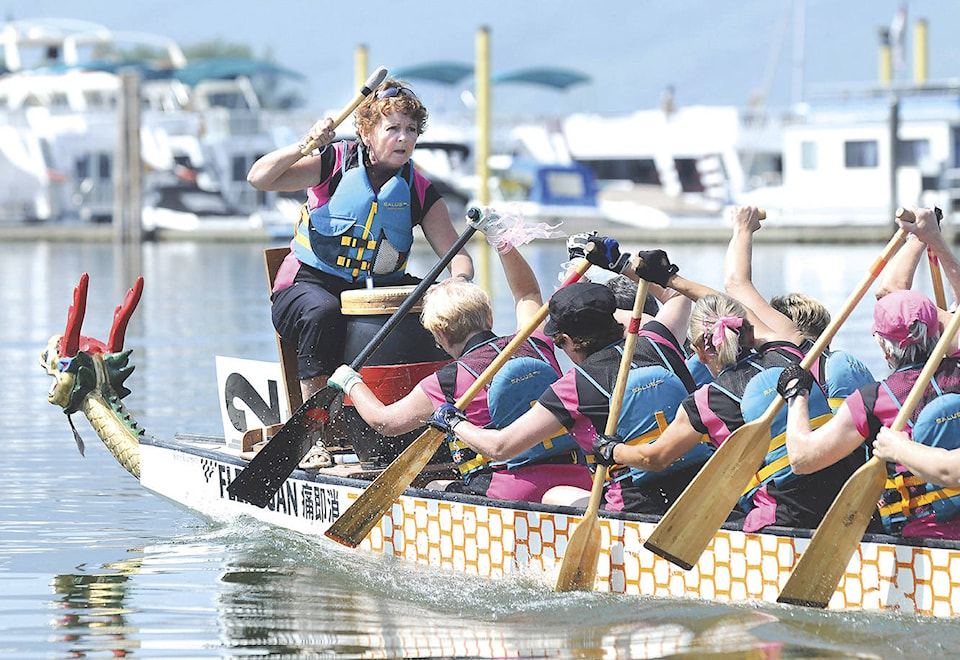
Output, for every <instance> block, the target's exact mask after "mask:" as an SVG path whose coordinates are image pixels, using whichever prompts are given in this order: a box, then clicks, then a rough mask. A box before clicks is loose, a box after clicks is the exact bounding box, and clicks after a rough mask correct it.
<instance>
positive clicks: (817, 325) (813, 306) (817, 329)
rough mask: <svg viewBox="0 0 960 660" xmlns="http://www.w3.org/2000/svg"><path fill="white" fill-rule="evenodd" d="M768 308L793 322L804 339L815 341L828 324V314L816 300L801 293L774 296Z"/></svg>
mask: <svg viewBox="0 0 960 660" xmlns="http://www.w3.org/2000/svg"><path fill="white" fill-rule="evenodd" d="M770 306H771V307H773V308H774V309H775V310H777V311H778V312H780V313H781V314H783V315H784V316H786V317H787V318H789V319H790V320H791V321H793V324H794V325H795V326H796V327H797V330H799V331H800V334H802V335H803V336H804V337H807V338H809V339H817V338H818V337H819V336H820V335H821V334H823V331H824V330H826V329H827V326H828V325H829V324H830V312H829V311H827V308H826V307H825V306H824V305H823V303H821V302H820V301H819V300H817V299H816V298H812V297H810V296H808V295H806V294H803V293H788V294H787V295H785V296H774V297H773V298H771V299H770Z"/></svg>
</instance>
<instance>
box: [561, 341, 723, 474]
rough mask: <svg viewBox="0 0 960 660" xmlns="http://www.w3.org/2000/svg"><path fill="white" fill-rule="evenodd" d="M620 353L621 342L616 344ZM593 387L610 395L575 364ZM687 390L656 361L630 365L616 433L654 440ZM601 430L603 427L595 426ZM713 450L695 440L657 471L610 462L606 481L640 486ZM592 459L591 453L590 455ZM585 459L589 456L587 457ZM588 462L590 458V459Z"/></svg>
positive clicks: (629, 439)
mask: <svg viewBox="0 0 960 660" xmlns="http://www.w3.org/2000/svg"><path fill="white" fill-rule="evenodd" d="M617 350H618V351H619V352H620V354H621V355H622V354H623V346H617ZM576 368H577V370H578V371H579V372H580V374H581V375H583V376H584V378H586V379H587V380H588V381H589V382H590V383H591V384H592V385H593V386H594V387H596V388H597V390H598V391H599V392H601V393H602V394H603V395H604V396H606V397H607V398H608V399H609V398H610V397H611V396H612V394H611V393H610V392H608V391H607V390H606V389H605V388H604V387H603V386H602V385H601V384H600V383H599V382H597V381H596V380H595V379H594V378H593V377H591V376H590V374H588V373H587V372H586V371H585V370H583V369H581V368H580V367H579V366H578V367H576ZM688 395H689V392H687V388H686V387H685V386H684V384H683V381H681V380H680V378H679V377H678V376H677V375H676V374H675V373H673V372H672V371H670V370H669V369H666V368H664V367H662V366H660V365H646V366H637V365H633V364H632V365H631V368H630V372H629V373H628V374H627V385H626V389H625V390H624V393H623V404H622V406H621V408H620V418H619V419H618V420H617V435H618V436H620V437H621V438H623V441H624V442H625V443H626V444H628V445H641V444H648V443H651V442H656V440H657V438H659V437H660V436H661V435H662V434H663V431H664V430H665V429H666V428H667V426H668V425H669V424H670V422H672V421H673V419H674V417H676V416H677V410H679V408H680V404H681V403H683V400H684V399H686V398H687V396H688ZM598 430H599V431H600V432H603V431H604V429H598ZM712 453H713V446H712V445H710V444H708V443H705V442H698V443H697V444H696V446H695V447H693V448H692V449H690V451H688V452H687V453H686V454H684V455H683V456H681V457H680V458H678V459H677V460H676V461H674V462H673V463H672V464H670V466H669V467H667V468H666V469H665V470H662V471H660V472H650V471H647V470H641V469H639V468H633V467H625V466H624V467H617V466H614V467H613V468H611V469H610V471H609V472H608V477H607V481H608V483H615V482H618V481H624V480H627V479H629V480H630V481H631V482H632V483H633V484H634V485H637V486H642V485H643V482H644V481H646V480H649V479H656V478H659V477H662V476H663V475H666V474H669V473H671V472H674V471H677V470H680V469H686V468H688V467H690V466H692V465H699V464H703V463H704V462H706V460H707V459H708V458H709V457H710V455H711V454H712ZM591 459H592V457H591ZM588 460H589V459H588ZM590 463H591V464H592V463H593V461H592V460H590Z"/></svg>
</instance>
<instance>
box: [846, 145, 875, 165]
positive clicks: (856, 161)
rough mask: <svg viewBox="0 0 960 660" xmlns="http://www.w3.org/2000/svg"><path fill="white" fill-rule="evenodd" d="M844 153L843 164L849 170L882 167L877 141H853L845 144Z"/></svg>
mask: <svg viewBox="0 0 960 660" xmlns="http://www.w3.org/2000/svg"><path fill="white" fill-rule="evenodd" d="M843 151H844V163H843V164H844V166H846V167H848V168H851V169H855V168H866V167H879V166H880V149H879V147H878V146H877V141H876V140H851V141H849V142H845V143H844V145H843Z"/></svg>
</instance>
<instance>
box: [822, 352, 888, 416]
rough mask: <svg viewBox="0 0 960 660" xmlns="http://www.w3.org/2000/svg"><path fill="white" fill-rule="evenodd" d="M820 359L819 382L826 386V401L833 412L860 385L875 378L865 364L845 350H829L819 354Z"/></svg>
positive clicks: (873, 380) (871, 381)
mask: <svg viewBox="0 0 960 660" xmlns="http://www.w3.org/2000/svg"><path fill="white" fill-rule="evenodd" d="M820 361H821V367H820V368H821V369H822V374H823V377H822V378H821V379H820V381H819V382H820V383H821V384H823V385H824V386H825V387H826V391H827V401H828V402H829V403H830V408H831V409H832V410H833V412H834V413H836V412H837V409H838V408H839V407H840V405H841V404H842V403H843V400H844V399H846V398H847V397H848V396H850V395H851V394H853V393H854V392H856V391H857V390H858V389H859V388H860V386H861V385H866V384H867V383H873V382H875V380H876V379H875V378H874V377H873V374H872V373H870V369H868V368H867V365H865V364H864V363H863V362H861V361H860V360H859V359H858V358H856V357H855V356H854V355H852V354H850V353H848V352H847V351H829V352H827V353H825V354H824V355H821V356H820Z"/></svg>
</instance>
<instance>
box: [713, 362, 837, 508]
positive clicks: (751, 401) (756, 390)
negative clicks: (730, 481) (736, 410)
mask: <svg viewBox="0 0 960 660" xmlns="http://www.w3.org/2000/svg"><path fill="white" fill-rule="evenodd" d="M781 373H783V367H767V368H766V369H764V370H763V371H760V372H759V373H757V374H756V375H755V376H753V377H752V378H751V379H750V381H749V382H748V383H747V386H746V388H744V390H743V397H742V398H740V399H739V401H740V410H741V412H742V413H743V420H744V422H746V423H749V422H752V421H754V420H755V419H758V418H760V417H762V416H763V414H764V413H765V412H766V411H767V408H769V406H770V404H771V403H772V402H773V400H774V398H776V397H779V396H780V395H779V394H777V381H778V380H779V379H780V374H781ZM814 385H816V383H814ZM731 396H732V395H731ZM734 398H736V397H734ZM809 410H810V426H811V428H814V429H817V428H820V427H821V426H823V425H824V424H826V423H827V422H828V421H830V419H831V418H832V417H833V411H832V410H831V409H830V404H829V403H827V397H826V396H825V395H824V393H823V390H821V389H820V388H819V387H812V388H810V398H809ZM797 476H798V475H795V474H794V472H793V470H792V469H791V468H790V457H789V456H787V406H786V405H783V406H781V408H780V411H779V412H778V413H777V415H776V417H774V418H773V422H772V423H771V424H770V446H769V447H768V449H767V455H766V456H765V457H764V459H763V465H762V466H761V467H760V470H759V471H758V472H757V473H756V474H755V475H753V478H752V479H751V480H750V483H749V484H748V485H747V487H746V489H744V491H743V495H742V496H741V497H740V502H739V506H740V508H741V509H742V510H743V511H746V512H748V513H749V512H750V510H751V509H753V495H754V493H756V492H757V490H759V489H760V488H761V487H762V486H763V485H764V484H766V483H769V482H771V481H772V482H773V483H774V485H776V486H777V487H782V486H783V485H784V484H786V483H789V482H790V481H792V480H794V479H796V478H797Z"/></svg>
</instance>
